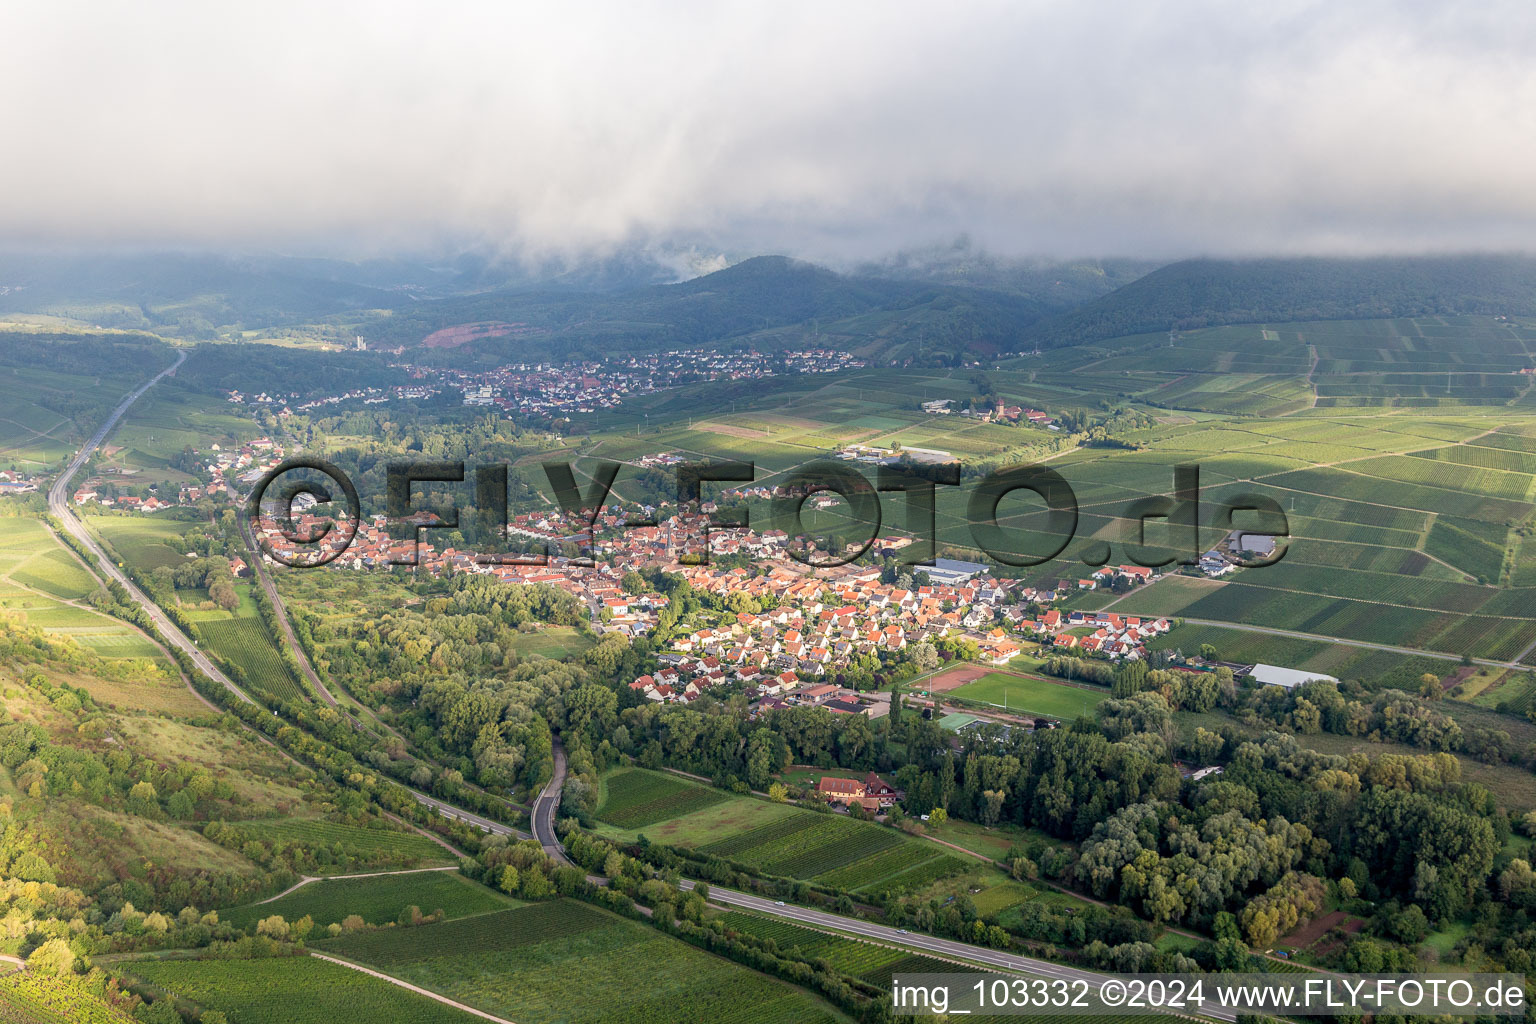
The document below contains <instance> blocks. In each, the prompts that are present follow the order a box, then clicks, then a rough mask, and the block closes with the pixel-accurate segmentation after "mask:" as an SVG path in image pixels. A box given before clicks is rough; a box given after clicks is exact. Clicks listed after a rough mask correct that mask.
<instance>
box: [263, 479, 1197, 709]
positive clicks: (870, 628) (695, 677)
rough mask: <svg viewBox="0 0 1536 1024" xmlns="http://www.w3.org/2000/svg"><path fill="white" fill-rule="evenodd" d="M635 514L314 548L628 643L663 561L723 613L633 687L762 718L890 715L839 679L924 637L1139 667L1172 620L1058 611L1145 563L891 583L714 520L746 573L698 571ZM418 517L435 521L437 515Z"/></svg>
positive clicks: (648, 620) (688, 541)
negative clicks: (480, 549)
mask: <svg viewBox="0 0 1536 1024" xmlns="http://www.w3.org/2000/svg"><path fill="white" fill-rule="evenodd" d="M627 514H629V513H627V512H626V511H625V510H621V509H613V508H611V507H610V508H607V509H605V510H604V512H603V513H602V514H601V515H600V516H598V518H597V521H596V523H595V524H594V526H595V531H596V534H597V537H598V540H597V542H596V543H595V544H594V543H592V541H591V538H590V536H587V535H585V534H582V533H579V532H576V531H572V530H570V529H569V528H568V525H567V524H566V523H565V522H564V521H563V520H562V517H561V516H560V515H559V514H558V513H556V512H548V513H535V514H525V515H519V516H516V517H514V518H513V520H512V522H511V523H510V524H509V527H508V532H509V534H512V535H515V536H520V537H522V538H524V539H527V540H532V541H534V542H536V546H537V547H539V548H542V549H543V550H542V552H538V553H528V554H523V555H518V556H512V555H500V554H498V555H487V554H482V553H477V552H473V551H468V550H460V549H457V548H454V547H451V546H449V547H439V546H437V545H436V544H434V543H433V541H432V539H431V537H430V531H424V532H423V535H422V536H421V537H419V538H417V539H411V538H404V539H402V538H399V537H394V536H391V533H390V530H389V528H388V524H387V521H386V520H385V519H383V518H382V517H379V518H375V519H373V520H370V521H367V522H364V523H362V524H360V525H359V528H358V530H357V534H356V536H354V537H350V538H349V537H347V536H346V535H345V534H342V533H340V532H339V531H333V532H332V534H331V535H328V536H327V537H326V538H325V539H324V540H322V541H321V542H320V545H319V547H320V548H321V549H323V550H326V551H328V552H340V553H339V554H338V555H337V556H336V557H335V559H334V561H333V562H332V565H333V567H335V568H337V569H342V570H370V569H389V568H391V567H394V566H402V565H413V566H415V571H418V572H426V573H430V574H433V575H444V574H449V573H473V574H481V575H489V576H492V577H494V578H496V579H498V580H501V581H502V582H504V583H507V584H509V585H528V584H544V585H548V586H551V587H554V588H556V589H559V590H562V591H564V592H566V593H568V594H570V595H571V596H572V597H574V598H575V599H576V600H578V601H579V602H581V603H582V604H583V605H584V606H585V607H586V608H587V610H588V614H589V617H590V621H591V626H592V629H593V630H594V631H595V632H597V633H599V634H606V633H617V634H621V635H623V636H625V637H628V638H639V637H648V636H651V635H652V634H653V633H654V632H655V631H656V629H657V626H658V622H659V621H660V619H661V616H662V614H663V613H664V612H665V611H666V610H667V609H668V608H669V606H670V604H671V600H670V598H668V597H667V596H666V595H664V594H661V593H655V592H646V593H633V592H631V591H629V590H627V589H626V588H625V586H624V579H625V577H626V575H627V574H631V573H635V572H640V571H645V570H655V569H661V570H663V571H665V572H667V573H669V574H673V575H675V576H678V577H680V578H681V579H683V580H685V581H686V582H687V583H688V584H689V586H690V587H691V588H692V590H693V591H694V592H695V593H698V594H700V595H708V597H709V598H711V599H712V600H711V601H710V604H711V605H712V606H713V608H714V609H717V610H720V609H725V610H724V611H716V612H704V613H702V614H701V615H700V616H698V618H699V619H700V620H708V621H699V622H694V621H687V622H679V621H675V619H673V620H669V623H668V625H669V630H668V639H667V642H666V643H665V644H664V646H663V647H662V649H660V650H659V652H658V654H657V659H656V660H657V668H656V670H655V671H653V672H650V673H646V674H643V675H641V676H639V677H638V678H636V679H635V680H633V681H632V682H631V683H630V687H631V689H633V690H635V691H637V692H639V693H641V694H642V695H643V696H644V697H645V699H647V700H650V701H656V702H665V703H684V704H686V703H689V702H692V701H694V700H696V699H698V698H699V697H700V696H702V695H704V694H706V693H710V692H711V691H714V692H715V693H716V694H720V693H725V692H733V693H734V692H741V693H743V694H745V695H746V697H747V698H748V699H749V701H751V703H752V711H753V712H754V713H757V712H760V711H762V710H769V709H773V708H779V707H793V706H814V707H824V708H826V709H827V710H828V711H831V712H833V713H835V714H862V715H866V716H868V717H872V718H873V717H880V716H882V715H884V714H886V713H888V711H889V694H880V693H873V694H872V693H870V692H861V691H858V690H855V689H853V688H851V687H847V686H842V685H837V682H838V681H839V680H841V679H842V678H843V677H844V676H845V675H847V674H848V673H849V672H850V671H852V670H854V669H855V668H857V667H859V666H864V667H865V668H866V669H867V668H868V667H870V666H876V667H878V666H880V665H882V664H884V663H888V662H892V661H897V660H900V659H902V658H903V657H905V656H906V655H905V654H904V652H908V653H909V652H910V648H912V647H914V646H915V645H918V644H923V643H927V644H930V645H937V644H945V645H947V646H949V647H950V648H951V649H952V650H954V649H960V650H964V651H965V654H966V658H967V660H971V661H975V662H978V663H980V664H986V665H996V666H1004V665H1007V664H1009V663H1010V662H1011V661H1012V660H1013V659H1014V658H1015V657H1017V656H1018V655H1019V654H1021V653H1022V652H1024V651H1025V649H1026V648H1029V649H1035V648H1038V649H1040V650H1041V651H1042V653H1045V652H1060V653H1070V654H1074V655H1084V656H1095V657H1102V658H1105V659H1109V660H1111V661H1120V660H1137V659H1141V658H1144V657H1145V656H1146V653H1147V647H1146V645H1147V643H1148V642H1149V641H1151V640H1152V639H1153V638H1155V637H1157V636H1160V635H1162V634H1163V633H1166V632H1167V631H1168V630H1169V629H1171V628H1172V623H1171V622H1170V621H1169V620H1167V619H1164V618H1156V619H1153V618H1142V617H1138V616H1132V615H1119V614H1117V613H1115V612H1112V611H1107V610H1106V611H1084V610H1080V609H1075V610H1063V609H1061V608H1056V607H1049V606H1051V605H1053V604H1056V603H1058V602H1061V601H1064V600H1065V599H1067V598H1068V597H1070V596H1071V595H1072V594H1074V593H1076V592H1077V590H1078V589H1079V588H1081V587H1083V586H1085V585H1092V586H1098V585H1100V584H1101V583H1102V584H1103V585H1105V586H1110V585H1114V586H1116V587H1119V588H1130V587H1135V586H1139V585H1143V584H1145V583H1148V582H1150V581H1151V580H1152V579H1153V574H1152V572H1151V570H1148V569H1145V568H1143V567H1141V566H1135V565H1123V566H1117V567H1104V568H1101V569H1099V570H1097V572H1095V573H1094V575H1093V577H1092V578H1090V579H1088V580H1084V581H1079V582H1077V583H1073V582H1071V581H1061V582H1060V583H1059V584H1058V585H1057V586H1056V587H1054V588H1041V587H1036V586H1029V585H1025V584H1023V583H1022V582H1020V581H1018V580H1011V579H999V578H995V577H993V576H991V575H989V572H988V567H987V566H986V565H983V564H981V563H976V562H961V561H957V560H953V559H945V558H940V559H937V560H936V561H935V564H933V565H932V566H913V567H910V569H909V570H908V571H910V572H912V573H914V574H921V576H922V578H923V579H925V580H926V582H923V583H921V584H919V583H916V582H914V583H912V584H910V585H903V584H902V582H900V581H898V582H888V581H887V580H886V579H885V577H886V576H888V575H889V573H888V572H887V570H886V569H885V568H884V567H883V566H882V565H881V564H859V563H853V564H848V565H843V566H838V567H835V568H811V567H809V566H806V565H804V564H802V563H800V562H797V561H795V560H793V559H791V558H790V557H789V556H788V554H787V542H788V539H789V538H788V537H787V535H786V534H785V533H784V532H783V531H779V530H768V531H763V532H761V533H759V532H756V531H751V530H718V529H717V530H715V531H712V532H711V533H710V535H709V547H710V550H711V552H712V553H713V554H714V555H716V556H727V555H744V556H746V557H747V558H748V559H749V560H750V564H751V567H750V568H748V567H745V566H741V565H736V566H735V567H730V568H727V567H724V566H718V565H715V566H712V565H696V564H687V563H686V562H684V561H680V559H681V558H682V557H683V556H684V555H686V554H687V553H688V552H689V551H690V550H692V549H693V548H692V544H693V537H692V535H691V531H690V530H689V529H687V528H686V527H687V524H685V523H684V522H683V521H682V520H681V519H680V518H679V517H676V516H673V517H670V518H667V519H664V520H662V521H661V522H659V523H658V525H655V526H631V527H628V528H626V527H625V516H626V515H627ZM417 523H418V524H419V525H430V517H429V516H428V517H422V518H420V519H418V520H417ZM318 524H319V520H318V519H317V518H316V517H314V516H313V515H310V514H307V513H306V514H303V515H300V516H298V517H297V519H296V525H297V530H298V531H299V535H301V536H302V535H304V534H305V533H306V532H307V531H308V530H310V529H312V528H314V527H316V526H318ZM266 538H267V541H268V543H269V544H270V545H271V546H272V548H273V549H274V550H275V551H276V553H277V554H278V555H279V556H281V557H283V558H285V559H291V558H294V557H296V556H298V554H299V552H300V550H301V548H300V546H299V545H297V544H294V543H292V542H290V541H287V540H285V539H283V538H282V537H281V536H280V535H277V534H275V533H273V532H271V531H270V530H269V531H268V532H267V533H266ZM909 544H910V540H909V538H905V537H888V538H883V539H882V540H880V541H879V542H877V544H876V545H875V546H874V550H875V551H876V552H877V553H881V554H884V555H894V554H896V553H897V552H899V551H901V550H902V549H904V548H905V547H907V546H908V545H909ZM573 549H585V550H589V551H591V553H592V556H593V557H591V558H585V557H571V556H570V555H568V554H560V553H557V552H560V551H567V552H568V551H571V550H573ZM269 557H270V556H269ZM513 559H516V560H513ZM630 578H631V580H633V577H632V576H631V577H630ZM904 578H905V577H904ZM730 609H739V610H730Z"/></svg>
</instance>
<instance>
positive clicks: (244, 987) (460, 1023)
mask: <svg viewBox="0 0 1536 1024" xmlns="http://www.w3.org/2000/svg"><path fill="white" fill-rule="evenodd" d="M121 969H122V971H123V973H125V974H129V975H131V976H132V977H135V978H139V979H141V980H142V981H144V982H147V983H148V984H150V985H152V986H154V987H155V988H156V989H158V990H160V991H162V992H166V993H170V994H172V995H174V996H176V997H178V998H181V999H186V1000H190V1001H191V1002H193V1003H196V1004H197V1005H198V1006H200V1007H202V1008H204V1009H209V1010H220V1011H222V1012H223V1013H224V1014H225V1015H226V1016H227V1017H228V1018H229V1020H230V1024H379V1022H381V1021H389V1022H390V1024H474V1022H475V1021H477V1020H478V1019H479V1018H477V1017H474V1016H472V1015H471V1014H468V1013H465V1012H464V1011H462V1010H456V1009H454V1008H453V1007H451V1006H445V1005H444V1004H442V1003H439V1002H437V1001H435V1000H432V999H429V998H427V997H426V996H423V995H418V994H416V993H415V992H409V991H407V990H405V989H403V988H400V987H399V986H398V985H391V984H390V983H389V982H387V981H381V980H379V979H377V978H371V977H369V976H368V975H366V974H363V973H362V972H361V971H354V970H352V969H351V968H349V967H342V966H340V965H339V964H331V963H326V962H325V961H323V960H316V959H315V958H313V957H307V956H300V957H282V958H277V959H266V960H137V961H134V962H132V963H127V964H123V965H122V968H121ZM423 987H425V986H423Z"/></svg>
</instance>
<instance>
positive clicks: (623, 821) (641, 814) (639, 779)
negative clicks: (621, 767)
mask: <svg viewBox="0 0 1536 1024" xmlns="http://www.w3.org/2000/svg"><path fill="white" fill-rule="evenodd" d="M603 785H604V789H605V792H606V795H605V797H604V799H603V803H602V806H601V807H599V808H598V811H597V815H598V817H599V818H601V819H603V820H604V821H607V822H612V823H613V824H615V825H617V826H619V827H620V828H644V827H645V826H646V825H653V824H655V823H656V822H658V821H665V820H667V819H668V818H677V817H681V816H682V815H684V814H691V813H693V812H694V811H700V810H703V809H704V808H706V807H711V806H713V805H715V804H718V803H720V802H722V801H724V800H726V799H728V798H727V796H726V794H724V793H722V792H720V791H718V790H713V789H705V788H704V787H702V786H694V785H690V784H689V783H687V782H684V781H682V780H681V779H677V778H673V777H672V776H668V775H663V774H660V773H658V772H649V771H645V770H644V769H641V768H631V769H628V770H626V771H621V772H616V773H615V774H613V775H610V776H609V777H608V778H607V779H606V780H605V781H604V783H603Z"/></svg>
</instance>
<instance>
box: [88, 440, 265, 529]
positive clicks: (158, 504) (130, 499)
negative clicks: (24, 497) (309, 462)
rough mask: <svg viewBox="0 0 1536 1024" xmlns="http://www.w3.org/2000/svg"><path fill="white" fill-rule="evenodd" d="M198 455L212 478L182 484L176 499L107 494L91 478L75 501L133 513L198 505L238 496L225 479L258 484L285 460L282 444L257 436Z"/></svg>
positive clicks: (203, 451) (216, 446) (215, 446)
mask: <svg viewBox="0 0 1536 1024" xmlns="http://www.w3.org/2000/svg"><path fill="white" fill-rule="evenodd" d="M197 454H198V456H199V457H201V458H203V459H205V460H206V462H205V466H206V468H207V470H208V473H209V475H211V476H212V477H213V480H212V482H210V483H208V484H188V485H185V486H183V487H182V488H180V490H178V491H177V493H176V499H175V500H174V501H169V500H166V499H165V498H162V497H159V496H158V495H149V496H147V497H139V496H136V495H116V496H108V495H107V494H105V493H103V491H102V490H101V487H102V484H101V482H100V481H99V480H98V481H88V482H86V483H85V484H82V485H81V486H80V487H78V488H77V489H76V490H75V494H74V501H75V504H76V505H84V504H86V503H88V502H95V503H96V504H98V505H105V506H107V507H108V508H120V509H126V510H128V511H131V512H158V511H160V510H161V509H165V508H174V507H176V506H177V505H195V504H196V503H197V502H199V501H201V500H203V499H204V498H216V497H226V498H231V499H233V498H234V497H235V496H236V495H235V490H234V488H232V487H231V486H230V485H229V484H228V483H227V482H226V478H227V477H229V476H236V477H237V478H238V480H239V481H240V482H241V483H244V484H247V485H249V484H253V483H255V482H256V481H257V480H260V479H261V477H262V476H263V475H264V474H265V473H266V472H267V471H268V470H269V469H271V468H272V467H273V466H276V465H277V464H278V463H279V462H281V461H282V459H283V446H282V445H280V444H278V443H276V442H275V441H273V440H272V439H271V438H270V437H258V438H255V439H254V440H251V441H246V442H244V443H242V444H239V445H235V446H232V447H229V448H225V447H223V446H221V445H218V444H211V445H209V446H208V447H207V448H206V449H198V451H197Z"/></svg>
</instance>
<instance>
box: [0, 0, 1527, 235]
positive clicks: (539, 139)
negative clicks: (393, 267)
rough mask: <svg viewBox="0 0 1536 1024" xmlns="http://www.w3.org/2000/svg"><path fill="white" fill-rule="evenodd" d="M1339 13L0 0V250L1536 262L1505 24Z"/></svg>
mask: <svg viewBox="0 0 1536 1024" xmlns="http://www.w3.org/2000/svg"><path fill="white" fill-rule="evenodd" d="M1344 6H1345V5H1339V4H1329V3H1315V4H1306V3H1284V2H1280V3H1273V4H1263V5H1236V4H1230V3H1224V2H1208V3H1179V4H1162V3H1146V2H1136V3H1115V4H1104V5H1087V6H1085V5H1061V4H1049V5H1048V4H1043V3H1021V2H1017V0H1012V2H1001V3H977V4H968V5H947V4H946V5H938V4H918V3H907V2H900V0H880V2H854V3H847V4H826V3H797V2H790V3H784V2H777V3H761V2H753V3H745V4H721V3H697V4H688V3H676V2H671V3H644V2H625V3H614V4H604V5H593V4H549V5H537V6H535V5H522V4H501V3H496V4H485V5H468V4H459V5H448V6H446V7H445V6H444V5H425V4H412V5H401V6H397V5H392V4H381V3H356V4H287V3H266V4H258V5H254V6H253V5H246V6H241V7H238V8H236V7H231V6H229V5H210V4H191V3H188V4H165V5H126V4H106V3H92V4H86V3H74V4H71V3H58V2H48V0H44V2H39V3H10V4H6V5H4V6H3V8H0V38H5V39H6V40H7V42H8V44H9V45H8V46H7V48H6V49H7V57H6V60H5V61H3V62H0V96H3V97H4V100H3V101H0V130H3V133H4V134H3V137H4V139H5V140H6V141H5V155H4V157H3V158H0V237H3V238H5V239H7V240H10V241H13V242H21V243H50V242H62V243H71V244H96V243H103V242H126V243H147V244H166V243H173V244H174V243H191V244H198V245H214V246H239V245H275V246H284V247H302V248H309V249H317V250H330V251H334V252H338V253H346V254H360V253H365V252H377V251H382V250H388V249H395V248H421V247H448V246H457V245H464V244H476V245H489V246H492V247H495V248H499V249H502V250H504V251H507V252H509V253H533V254H541V255H555V254H561V253H573V252H590V251H594V250H596V251H601V250H604V249H610V248H613V247H617V246H621V245H627V244H634V243H642V244H644V243H658V244H659V243H666V244H672V245H679V244H681V245H695V246H702V247H704V248H705V249H706V250H711V249H719V250H724V251H730V252H737V253H746V252H757V251H769V250H772V251H780V252H791V253H796V254H799V255H804V256H807V257H812V258H820V259H834V260H836V259H856V258H860V257H865V256H872V255H876V254H879V253H882V252H886V251H889V250H891V249H894V248H897V247H900V246H905V245H916V244H923V243H926V242H931V241H934V240H939V239H944V238H947V237H952V236H954V235H955V234H957V233H959V232H968V233H969V234H970V235H971V237H972V238H974V239H975V240H976V241H977V242H978V243H980V244H981V245H984V246H986V247H987V248H990V249H993V250H996V251H1000V252H1006V253H1013V254H1030V255H1052V256H1076V255H1089V254H1109V255H1147V256H1179V255H1188V254H1196V253H1217V254H1227V253H1231V254H1249V253H1269V252H1379V251H1421V250H1429V249H1447V248H1449V249H1467V248H1494V249H1512V248H1518V249H1536V186H1533V184H1532V182H1533V181H1536V130H1533V129H1536V124H1533V121H1536V62H1533V61H1532V60H1531V59H1530V56H1529V55H1530V54H1531V53H1532V52H1536V8H1533V7H1532V6H1531V5H1529V4H1522V3H1488V4H1482V5H1470V8H1471V9H1462V10H1457V11H1456V12H1455V13H1454V14H1451V13H1445V12H1444V11H1442V9H1441V8H1440V6H1439V5H1429V4H1422V5H1411V4H1410V5H1405V4H1388V3H1358V4H1352V5H1348V9H1347V10H1345V9H1343V8H1344ZM1458 6H1459V7H1462V8H1468V7H1469V5H1458Z"/></svg>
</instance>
